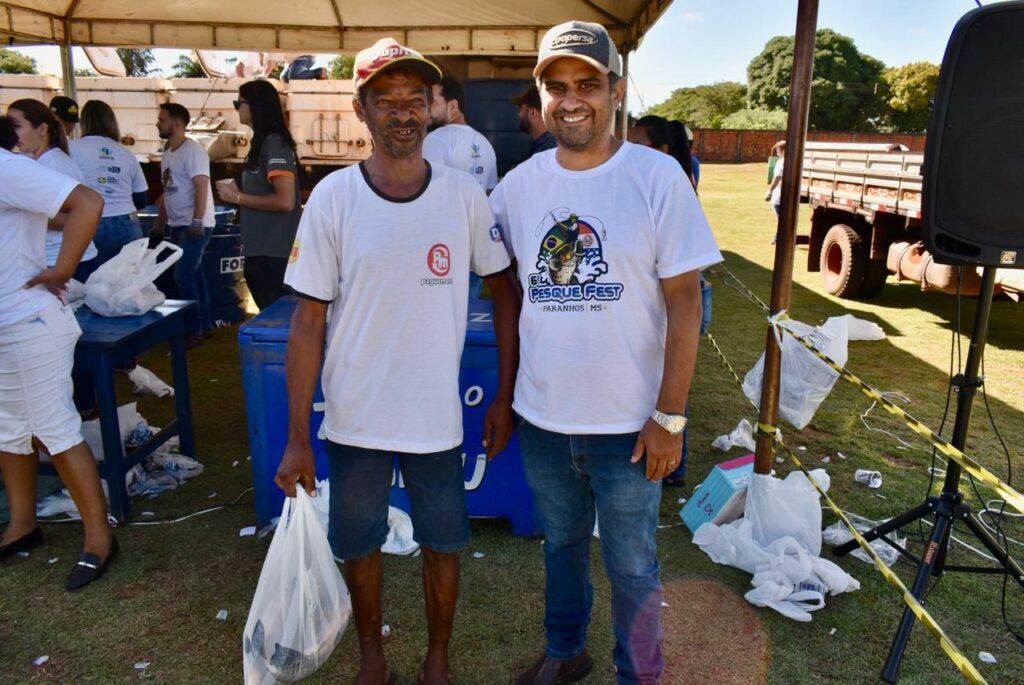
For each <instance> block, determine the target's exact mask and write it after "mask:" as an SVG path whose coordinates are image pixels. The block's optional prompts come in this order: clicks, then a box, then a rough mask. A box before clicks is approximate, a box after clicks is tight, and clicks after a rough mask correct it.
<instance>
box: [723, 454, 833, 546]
mask: <svg viewBox="0 0 1024 685" xmlns="http://www.w3.org/2000/svg"><path fill="white" fill-rule="evenodd" d="M811 477H812V478H814V480H815V481H816V482H817V483H818V487H820V488H821V489H822V490H825V491H826V492H827V491H828V488H829V485H830V484H831V479H830V478H829V476H828V473H826V472H825V470H824V469H815V470H814V471H811ZM820 498H821V496H820V495H819V494H818V491H817V490H815V489H814V486H813V485H811V483H810V482H808V480H807V476H805V475H804V472H803V471H792V472H790V473H789V475H787V476H786V478H785V479H784V480H781V479H779V478H776V477H775V476H770V475H764V474H759V473H755V474H753V475H751V477H750V484H749V485H748V486H747V502H746V507H745V508H744V513H743V515H744V517H745V518H746V519H747V520H748V521H750V525H751V532H752V534H753V536H754V540H755V541H756V542H758V543H760V544H761V545H762V546H767V545H769V544H771V543H772V542H774V541H775V540H777V539H779V538H782V537H787V536H788V537H792V538H794V539H795V540H796V541H797V542H799V543H800V544H801V545H802V546H803V548H804V549H806V550H807V551H808V552H810V553H811V554H813V555H814V556H818V555H819V554H821V499H820Z"/></svg>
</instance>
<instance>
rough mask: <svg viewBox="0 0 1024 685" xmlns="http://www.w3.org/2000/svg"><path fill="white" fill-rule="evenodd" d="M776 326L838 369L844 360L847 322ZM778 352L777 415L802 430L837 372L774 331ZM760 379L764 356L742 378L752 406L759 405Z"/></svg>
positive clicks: (833, 320)
mask: <svg viewBox="0 0 1024 685" xmlns="http://www.w3.org/2000/svg"><path fill="white" fill-rule="evenodd" d="M776 326H778V327H781V328H785V329H788V330H790V331H793V332H794V333H796V334H797V335H799V336H801V337H802V338H805V339H806V340H808V341H809V342H810V343H811V344H812V345H813V346H814V347H815V348H816V349H817V350H819V351H821V352H822V353H824V354H825V356H827V357H828V358H829V359H831V360H833V361H834V362H836V363H837V364H839V365H840V366H843V365H845V364H846V358H847V350H846V343H847V336H848V331H847V321H846V319H845V318H844V317H832V318H831V319H829V320H828V321H826V322H825V323H824V324H823V325H821V326H816V327H815V326H808V325H807V324H805V323H802V322H800V321H795V320H793V319H781V320H779V321H777V322H776ZM776 337H777V338H778V339H779V346H780V349H781V350H782V360H781V364H782V366H781V369H780V372H779V415H780V416H782V418H784V419H785V420H786V421H788V422H789V423H791V424H793V426H794V427H795V428H797V429H802V428H804V427H806V426H807V424H808V423H810V422H811V419H812V418H814V413H815V412H816V411H818V407H820V406H821V403H822V402H824V401H825V398H826V397H828V394H829V393H830V392H831V391H832V386H833V385H835V382H836V379H837V378H839V373H838V372H836V371H834V370H833V369H832V368H831V367H830V366H829V365H828V364H826V363H825V362H823V361H821V360H820V359H818V358H817V357H816V356H814V353H813V352H811V351H810V350H808V349H807V348H806V347H804V346H803V345H802V344H801V343H800V342H799V341H798V340H796V338H794V337H793V336H792V335H790V334H788V333H786V332H784V331H776ZM763 376H764V354H762V355H761V358H760V359H758V360H757V363H756V364H754V367H753V368H752V369H750V371H748V372H747V375H746V377H745V378H744V379H743V394H745V395H746V396H747V398H749V399H750V401H751V402H753V403H754V404H755V405H758V406H760V404H761V378H762V377H763Z"/></svg>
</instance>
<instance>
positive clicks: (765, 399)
mask: <svg viewBox="0 0 1024 685" xmlns="http://www.w3.org/2000/svg"><path fill="white" fill-rule="evenodd" d="M817 24H818V0H799V4H798V6H797V13H796V38H795V40H794V45H793V77H792V80H791V81H790V86H789V92H790V97H789V119H788V120H787V122H786V157H785V160H786V161H785V167H784V168H783V173H782V205H781V207H780V212H779V223H778V240H776V241H775V267H774V269H773V271H772V296H771V302H770V307H771V312H772V314H773V315H774V314H776V313H778V312H780V311H782V310H783V309H788V308H789V298H790V292H791V290H792V285H793V255H794V252H795V249H796V218H797V213H798V211H799V209H800V170H801V166H802V162H803V157H804V142H805V139H806V137H807V114H808V112H809V111H810V104H811V73H812V72H813V68H814V36H815V32H816V29H817ZM780 362H781V355H780V351H779V344H778V342H777V341H776V340H775V332H774V331H772V330H771V329H769V330H768V332H767V334H766V336H765V349H764V377H763V378H762V380H761V411H760V414H759V416H758V424H759V430H758V432H757V440H756V445H757V451H756V457H755V460H754V472H755V473H761V474H767V473H771V470H772V456H773V454H774V453H775V450H774V445H773V441H774V439H775V436H774V435H771V434H766V433H765V432H763V431H761V430H760V426H774V425H775V421H776V418H777V417H778V409H779V369H780Z"/></svg>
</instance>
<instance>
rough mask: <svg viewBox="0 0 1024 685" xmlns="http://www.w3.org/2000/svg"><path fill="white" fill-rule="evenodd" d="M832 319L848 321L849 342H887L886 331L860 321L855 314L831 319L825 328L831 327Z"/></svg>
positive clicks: (865, 321)
mask: <svg viewBox="0 0 1024 685" xmlns="http://www.w3.org/2000/svg"><path fill="white" fill-rule="evenodd" d="M832 319H844V320H845V321H846V331H847V340H851V341H853V340H885V331H884V330H883V329H882V327H881V326H879V325H878V324H877V323H875V322H873V321H867V320H865V319H858V318H857V317H856V316H854V315H853V314H844V315H843V316H832V317H829V319H828V321H826V322H825V326H828V325H829V321H832Z"/></svg>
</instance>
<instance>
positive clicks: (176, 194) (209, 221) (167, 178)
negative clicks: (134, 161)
mask: <svg viewBox="0 0 1024 685" xmlns="http://www.w3.org/2000/svg"><path fill="white" fill-rule="evenodd" d="M196 176H206V178H207V179H209V178H210V156H209V155H208V154H206V150H204V149H203V146H202V145H200V144H199V143H197V142H196V141H194V140H192V139H191V138H186V139H185V142H184V143H182V144H181V145H180V146H179V147H178V149H177V150H171V149H170V148H169V147H168V148H167V149H165V150H164V154H163V158H162V159H161V160H160V178H162V179H163V183H164V207H165V208H166V210H167V225H168V226H188V225H189V224H191V223H192V217H193V215H194V214H195V208H196V204H195V203H196V187H195V185H193V183H192V179H193V178H195V177H196ZM213 212H214V207H213V182H212V181H211V182H209V183H207V184H206V211H205V212H203V226H205V227H206V228H213V226H214V225H215V224H216V221H215V220H214V213H213Z"/></svg>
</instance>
